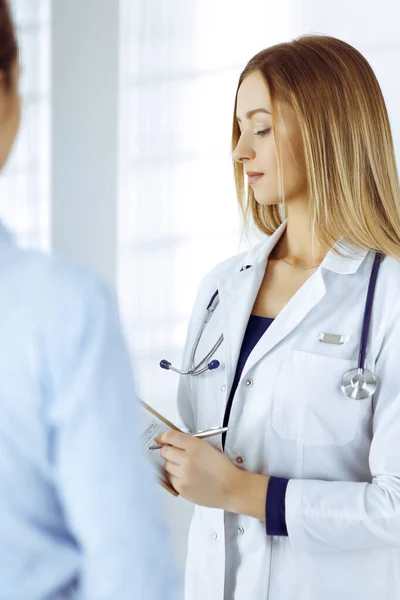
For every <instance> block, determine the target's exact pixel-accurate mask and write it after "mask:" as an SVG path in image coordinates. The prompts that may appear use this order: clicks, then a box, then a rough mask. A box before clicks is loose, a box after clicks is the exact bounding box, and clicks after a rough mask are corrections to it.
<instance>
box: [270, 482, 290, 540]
mask: <svg viewBox="0 0 400 600" xmlns="http://www.w3.org/2000/svg"><path fill="white" fill-rule="evenodd" d="M288 483H289V479H284V478H283V477H270V480H269V484H268V491H267V498H266V506H265V519H266V528H267V535H286V536H287V535H288V532H287V528H286V515H285V495H286V488H287V485H288Z"/></svg>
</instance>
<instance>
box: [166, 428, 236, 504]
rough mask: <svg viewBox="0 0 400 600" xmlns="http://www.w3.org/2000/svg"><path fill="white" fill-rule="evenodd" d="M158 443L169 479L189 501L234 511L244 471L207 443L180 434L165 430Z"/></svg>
mask: <svg viewBox="0 0 400 600" xmlns="http://www.w3.org/2000/svg"><path fill="white" fill-rule="evenodd" d="M156 442H157V443H159V444H162V445H163V448H162V449H161V450H160V454H161V457H162V458H164V459H165V464H164V468H165V470H166V472H167V474H168V479H169V481H170V482H171V485H172V486H173V487H174V488H175V489H176V491H177V492H178V493H179V494H181V496H183V497H184V498H186V500H189V501H190V502H194V503H195V504H201V505H203V506H209V507H214V508H222V509H225V510H231V508H230V506H231V503H232V499H233V497H234V496H235V495H236V493H237V490H238V488H240V481H241V477H242V476H243V474H244V472H243V471H241V470H240V469H238V468H237V467H235V465H233V464H232V463H231V461H230V460H229V459H228V458H227V457H226V456H225V455H224V454H222V452H220V451H219V450H216V449H215V448H213V447H212V446H210V445H209V444H207V442H205V441H204V440H201V439H197V438H194V437H192V436H190V435H187V434H185V433H181V432H179V431H174V430H171V431H166V432H165V433H162V434H161V435H160V436H159V437H158V438H157V439H156Z"/></svg>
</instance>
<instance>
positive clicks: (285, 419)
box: [272, 350, 371, 446]
mask: <svg viewBox="0 0 400 600" xmlns="http://www.w3.org/2000/svg"><path fill="white" fill-rule="evenodd" d="M356 366H357V362H356V361H354V360H350V359H348V358H338V357H336V356H326V355H323V354H315V353H312V352H305V351H304V350H291V351H290V352H289V354H288V355H287V356H285V358H284V359H283V361H282V364H281V366H280V369H279V373H278V378H277V381H276V385H275V389H274V392H273V406H272V427H273V429H274V430H275V431H276V433H277V434H278V435H279V436H280V437H282V438H285V439H289V440H293V441H296V442H301V443H303V444H310V445H324V446H325V445H337V446H341V445H344V444H347V443H348V442H350V441H351V440H353V439H354V438H355V436H356V435H357V430H358V427H359V424H360V421H361V419H362V418H363V416H364V415H365V413H366V411H367V410H368V406H369V404H370V403H371V400H370V399H366V400H353V399H351V398H348V397H347V396H345V395H344V394H343V392H342V390H341V387H340V384H341V380H342V376H343V374H344V373H345V372H346V371H348V370H349V369H352V368H355V367H356Z"/></svg>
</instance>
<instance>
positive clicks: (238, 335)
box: [218, 220, 368, 389]
mask: <svg viewBox="0 0 400 600" xmlns="http://www.w3.org/2000/svg"><path fill="white" fill-rule="evenodd" d="M286 223H287V220H286V221H284V222H283V223H282V224H281V225H280V226H279V227H278V229H277V230H276V231H275V232H274V233H273V234H272V235H271V236H270V237H269V238H268V239H267V241H266V242H264V243H262V244H259V245H258V246H256V247H255V248H253V249H251V250H249V252H248V253H247V254H246V255H245V257H244V260H243V270H242V271H240V267H239V268H238V270H237V271H235V272H234V273H231V274H230V275H228V276H226V277H225V278H222V279H220V280H219V281H218V290H219V297H220V307H221V318H222V328H223V333H224V338H225V341H226V343H225V344H224V347H225V352H226V356H225V359H226V371H227V373H226V378H227V386H228V389H230V387H231V385H232V381H233V378H234V375H235V371H236V365H237V362H238V358H239V354H240V349H241V346H242V342H243V337H244V334H245V331H246V327H247V323H248V320H249V317H250V314H251V311H252V308H253V305H254V302H255V300H256V297H257V294H258V291H259V289H260V286H261V283H262V281H263V277H264V273H265V268H266V266H267V262H268V257H269V255H270V253H271V251H272V250H273V248H274V247H275V245H276V244H277V242H278V240H279V239H280V237H281V236H282V234H283V233H284V231H285V229H286ZM335 247H337V248H338V249H339V250H340V251H342V252H343V251H345V253H346V254H347V256H343V257H341V256H338V255H337V254H336V253H335V252H334V251H333V249H331V250H330V251H329V252H328V253H327V255H326V256H325V259H324V260H323V262H322V263H321V265H320V267H319V268H318V270H317V271H315V273H313V275H312V276H311V277H310V278H309V279H308V280H307V281H306V282H305V283H304V284H303V285H302V286H301V288H300V289H299V290H298V291H297V292H296V293H295V294H294V296H293V297H292V298H291V299H290V300H289V302H288V303H287V304H286V305H285V306H284V308H283V309H282V310H281V312H280V313H279V314H278V316H277V317H276V319H275V320H274V321H273V323H272V324H271V325H270V327H269V328H268V330H267V331H266V333H265V334H264V335H263V336H262V338H261V340H260V341H259V342H258V344H257V345H256V346H255V348H254V350H253V351H252V353H251V354H250V356H249V358H248V360H247V362H246V364H245V367H244V369H243V373H242V377H244V376H245V375H246V372H248V371H249V370H250V369H251V368H252V367H253V366H254V365H255V364H256V363H257V362H258V361H259V360H261V359H262V358H263V357H264V356H265V355H266V354H268V353H269V352H271V350H273V348H275V347H276V346H277V344H279V343H280V342H281V341H282V340H283V339H284V338H286V337H287V336H288V335H289V334H290V333H291V332H292V331H293V330H294V329H295V328H296V327H297V326H298V325H299V324H300V323H301V322H302V321H303V319H304V318H305V317H306V316H307V315H308V313H309V312H310V311H311V310H312V309H313V308H314V307H315V306H316V305H317V304H318V303H319V302H320V300H321V299H322V298H323V297H324V295H325V293H326V285H325V281H324V276H323V272H324V269H325V270H327V271H333V272H335V273H338V274H352V273H355V272H356V271H357V270H358V268H359V266H360V265H361V263H362V262H363V260H364V258H365V256H366V255H367V254H368V250H365V249H361V248H357V247H355V246H352V245H351V244H344V242H343V240H339V241H338V242H337V243H336V244H335ZM246 266H249V268H247V269H246V268H244V267H246Z"/></svg>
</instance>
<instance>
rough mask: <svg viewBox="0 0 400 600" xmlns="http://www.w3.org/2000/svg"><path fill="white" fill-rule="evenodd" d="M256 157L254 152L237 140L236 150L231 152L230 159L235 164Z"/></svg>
mask: <svg viewBox="0 0 400 600" xmlns="http://www.w3.org/2000/svg"><path fill="white" fill-rule="evenodd" d="M255 156H256V153H255V152H254V150H253V149H252V148H251V147H250V146H248V145H246V144H243V143H241V141H240V140H239V142H238V144H237V146H236V148H235V149H234V151H233V152H232V158H233V160H234V161H236V162H245V161H246V160H253V159H254V158H255Z"/></svg>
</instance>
